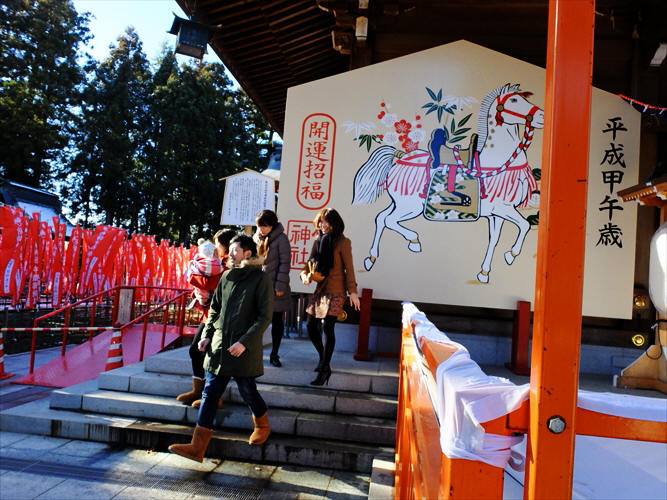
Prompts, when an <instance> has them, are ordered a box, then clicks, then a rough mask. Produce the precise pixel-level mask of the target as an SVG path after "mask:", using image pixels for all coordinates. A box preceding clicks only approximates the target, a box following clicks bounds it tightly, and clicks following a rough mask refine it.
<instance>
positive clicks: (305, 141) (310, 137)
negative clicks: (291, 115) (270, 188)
mask: <svg viewBox="0 0 667 500" xmlns="http://www.w3.org/2000/svg"><path fill="white" fill-rule="evenodd" d="M335 144H336V121H335V120H334V119H333V118H332V117H331V116H329V115H327V114H325V113H314V114H312V115H308V116H307V117H306V119H305V120H304V121H303V125H302V127H301V150H300V153H299V178H298V181H297V185H296V201H297V202H298V203H299V205H301V206H302V207H303V208H305V209H307V210H318V209H320V208H322V207H324V206H326V204H327V203H329V199H330V198H331V180H332V177H333V175H332V174H333V159H334V147H335Z"/></svg>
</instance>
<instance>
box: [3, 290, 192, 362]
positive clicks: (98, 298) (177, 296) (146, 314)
mask: <svg viewBox="0 0 667 500" xmlns="http://www.w3.org/2000/svg"><path fill="white" fill-rule="evenodd" d="M121 290H132V301H131V305H130V310H129V321H127V322H126V323H125V324H123V325H120V324H118V322H117V320H118V317H119V307H120V304H119V301H120V292H121ZM138 290H140V291H141V292H142V293H139V294H138V293H137V291H138ZM189 293H190V290H187V289H183V288H171V287H158V286H125V285H122V286H116V287H113V288H110V289H109V290H104V291H102V292H99V293H96V294H94V295H91V296H90V297H86V298H84V299H81V300H78V301H76V302H74V303H72V304H68V305H66V306H64V307H61V308H59V309H56V310H54V311H51V312H49V313H48V314H44V315H42V316H40V317H38V318H35V320H34V321H33V326H32V327H31V328H30V327H26V328H1V329H0V331H3V332H5V331H26V332H27V331H30V332H32V338H31V344H30V369H29V373H30V374H32V373H34V370H35V352H36V350H37V349H36V348H37V334H38V333H46V332H49V333H52V332H57V331H62V340H61V344H62V345H61V352H60V355H61V356H64V355H65V351H66V349H67V338H68V333H69V332H70V331H82V332H86V333H88V340H89V341H90V340H92V339H93V332H101V331H105V330H117V329H120V330H121V332H123V331H125V330H127V329H128V328H130V327H131V326H132V325H135V324H137V323H139V322H140V321H143V322H144V327H143V333H142V339H141V352H140V358H141V359H140V361H143V355H144V347H145V343H146V330H147V326H148V320H149V319H150V318H151V317H153V316H154V315H155V313H156V312H158V311H160V310H164V312H163V313H162V319H161V323H162V340H161V348H164V343H165V337H166V331H167V324H168V323H169V322H170V321H169V320H170V312H171V313H172V314H171V320H172V321H171V322H172V323H175V324H176V326H178V335H179V337H180V336H182V335H183V329H184V326H185V299H186V297H187V295H188V294H189ZM166 294H174V296H173V297H171V298H168V299H167V300H162V301H161V302H160V303H158V304H152V299H153V298H154V299H156V300H160V298H161V297H162V296H164V295H166ZM138 296H142V298H143V299H144V300H137V297H138ZM105 299H106V300H105ZM104 302H106V304H107V305H108V303H109V302H111V303H112V306H111V307H112V311H111V325H105V326H95V318H96V312H97V309H98V307H99V306H100V305H101V304H102V303H104ZM91 303H92V305H91V306H90V308H89V313H88V316H89V318H88V325H87V326H70V318H71V313H72V311H73V310H74V309H75V308H77V307H80V306H82V305H83V304H91ZM137 309H140V310H141V311H142V312H141V313H140V315H139V316H138V317H136V318H135V314H136V313H137ZM59 315H62V316H63V320H62V322H63V326H47V327H40V326H38V324H39V323H40V322H44V321H46V320H47V319H51V318H55V317H57V316H59Z"/></svg>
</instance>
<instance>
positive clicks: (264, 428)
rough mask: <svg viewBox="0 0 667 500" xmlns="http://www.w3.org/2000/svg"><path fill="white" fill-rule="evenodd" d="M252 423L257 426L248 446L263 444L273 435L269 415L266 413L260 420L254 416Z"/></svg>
mask: <svg viewBox="0 0 667 500" xmlns="http://www.w3.org/2000/svg"><path fill="white" fill-rule="evenodd" d="M252 421H253V423H254V424H255V430H254V431H253V432H252V434H251V435H250V439H248V444H262V443H264V442H265V441H266V440H267V439H268V438H269V434H271V427H269V413H268V412H267V413H265V414H264V415H262V416H261V417H259V418H256V417H255V415H253V416H252Z"/></svg>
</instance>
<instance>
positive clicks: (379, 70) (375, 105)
mask: <svg viewBox="0 0 667 500" xmlns="http://www.w3.org/2000/svg"><path fill="white" fill-rule="evenodd" d="M544 73H545V72H544V69H542V68H539V67H537V66H533V65H531V64H528V63H525V62H522V61H519V60H517V59H513V58H511V57H509V56H506V55H503V54H500V53H498V52H494V51H491V50H488V49H485V48H484V47H480V46H478V45H474V44H472V43H469V42H465V41H459V42H455V43H451V44H448V45H443V46H441V47H436V48H433V49H429V50H425V51H422V52H417V53H415V54H411V55H409V56H405V57H400V58H396V59H392V60H390V61H386V62H383V63H379V64H373V65H371V66H367V67H365V68H361V69H357V70H354V71H350V72H347V73H343V74H340V75H336V76H332V77H330V78H325V79H322V80H319V81H315V82H311V83H308V84H305V85H301V86H298V87H293V88H290V89H289V91H288V93H287V110H286V117H285V134H284V139H285V143H284V147H283V168H282V169H281V183H282V186H281V193H280V194H281V196H280V210H279V215H280V219H281V221H282V222H283V224H284V226H285V228H286V232H287V235H288V237H289V238H290V243H291V245H292V257H293V258H292V269H293V274H292V283H293V284H294V285H293V288H294V289H295V290H296V291H299V292H301V291H311V292H312V287H311V288H306V287H304V286H302V285H301V283H300V281H299V279H298V272H299V271H300V270H301V268H303V266H304V263H305V260H306V259H307V258H308V252H309V250H310V247H311V245H312V239H313V237H314V235H315V234H316V232H315V228H314V227H313V226H312V224H311V222H310V221H312V220H313V217H314V216H315V214H316V213H317V211H318V210H320V209H321V208H323V207H332V208H335V209H337V210H338V212H340V214H341V216H342V217H343V220H344V221H345V235H346V236H347V237H348V238H350V239H351V241H352V252H353V257H354V267H355V271H356V278H357V282H358V285H359V287H360V288H362V287H365V288H371V289H373V297H377V298H380V299H390V300H411V301H416V302H431V303H438V304H451V305H465V306H474V307H494V308H506V309H514V308H515V307H516V301H517V300H527V301H530V302H533V296H534V292H535V262H536V255H537V232H538V230H539V224H538V223H539V219H540V217H539V216H540V214H539V209H540V194H541V189H542V182H541V178H542V164H541V163H542V127H543V125H544V120H545V117H544V112H543V110H542V108H543V104H544V88H545V83H544ZM639 130H640V114H639V113H638V112H637V111H635V110H634V109H633V108H632V107H631V106H630V105H629V104H627V103H626V102H624V101H623V100H621V99H620V98H618V97H617V96H615V95H613V94H610V93H607V92H603V91H602V90H599V89H593V91H592V109H591V130H590V156H589V175H588V179H586V180H587V182H588V213H587V219H586V257H585V269H584V273H585V276H584V298H583V313H584V314H585V315H589V316H602V317H621V318H622V317H625V318H629V317H630V315H631V314H632V291H633V280H634V263H635V235H636V205H635V204H632V203H622V202H621V200H620V199H619V197H618V196H617V195H616V193H617V192H618V191H619V190H621V189H623V188H626V187H628V186H632V185H634V184H636V183H637V172H638V163H639ZM555 168H565V169H567V168H568V165H567V164H563V165H557V166H555ZM561 210H568V206H567V204H566V203H565V204H564V205H563V206H562V208H561Z"/></svg>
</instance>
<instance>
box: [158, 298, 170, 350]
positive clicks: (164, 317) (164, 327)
mask: <svg viewBox="0 0 667 500" xmlns="http://www.w3.org/2000/svg"><path fill="white" fill-rule="evenodd" d="M168 316H169V304H165V306H164V314H163V315H162V341H161V343H160V348H161V349H164V341H165V337H166V336H167V319H168Z"/></svg>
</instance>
